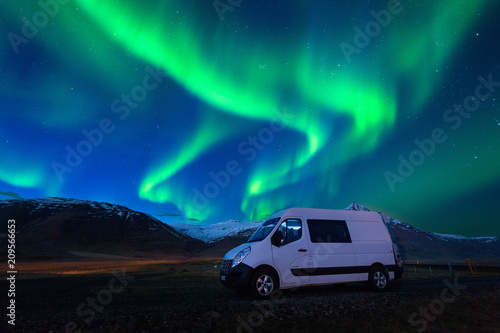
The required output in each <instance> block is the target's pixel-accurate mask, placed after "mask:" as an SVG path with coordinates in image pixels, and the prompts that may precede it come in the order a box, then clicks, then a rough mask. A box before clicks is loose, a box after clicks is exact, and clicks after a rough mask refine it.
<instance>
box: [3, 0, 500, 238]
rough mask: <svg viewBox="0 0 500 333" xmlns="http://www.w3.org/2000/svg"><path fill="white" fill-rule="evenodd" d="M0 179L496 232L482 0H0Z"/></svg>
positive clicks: (496, 171)
mask: <svg viewBox="0 0 500 333" xmlns="http://www.w3.org/2000/svg"><path fill="white" fill-rule="evenodd" d="M0 7H1V12H2V14H1V18H0V29H1V30H0V32H1V36H2V41H3V42H2V44H1V45H2V47H1V49H0V61H1V63H2V66H1V77H2V79H1V81H0V102H1V109H0V115H1V116H0V154H1V155H0V156H1V158H2V160H1V163H0V199H9V198H13V197H14V198H15V197H21V198H35V197H46V196H61V197H70V198H77V199H87V200H96V201H106V202H111V203H115V204H120V205H124V206H127V207H129V208H132V209H135V210H139V211H143V212H146V213H149V214H151V215H153V216H155V217H157V218H159V219H161V220H163V221H166V222H179V221H185V222H189V223H214V222H220V221H225V220H228V219H239V220H254V219H262V218H265V217H266V216H268V215H270V214H272V213H274V212H276V211H279V210H281V209H284V208H287V207H315V208H332V209H342V208H344V207H346V206H347V205H349V204H350V203H351V202H353V201H355V202H357V203H360V204H363V205H365V206H367V207H368V208H370V209H371V210H378V211H382V212H385V213H386V214H388V215H389V216H392V217H394V218H398V219H400V220H402V221H405V222H407V223H410V224H412V225H414V226H416V227H420V228H423V229H426V230H430V231H434V232H440V233H454V234H462V235H465V236H500V213H499V211H498V208H499V207H500V202H499V198H500V157H499V156H498V151H499V150H498V145H499V144H500V114H499V112H498V111H499V106H500V103H499V101H497V99H498V98H500V44H499V43H498V40H499V33H500V26H499V25H498V17H499V15H500V5H499V4H498V1H496V0H475V1H462V0H432V1H431V0H429V1H425V0H401V1H400V2H397V1H395V0H390V1H361V0H351V1H346V2H334V1H326V0H319V1H310V2H308V1H299V0H287V1H261V0H252V1H250V0H220V1H217V0H216V1H213V0H210V1H206V0H196V1H194V0H193V1H190V0H182V1H181V0H163V1H160V0H154V1H153V0H146V1H140V2H139V1H132V0H100V1H93V0H42V1H41V2H37V1H1V0H0Z"/></svg>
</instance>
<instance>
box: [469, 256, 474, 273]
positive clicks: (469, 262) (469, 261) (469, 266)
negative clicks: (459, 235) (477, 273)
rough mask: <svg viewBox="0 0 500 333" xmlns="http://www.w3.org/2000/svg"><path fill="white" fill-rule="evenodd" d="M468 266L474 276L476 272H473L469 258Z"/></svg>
mask: <svg viewBox="0 0 500 333" xmlns="http://www.w3.org/2000/svg"><path fill="white" fill-rule="evenodd" d="M467 265H469V269H470V272H471V274H472V275H474V271H473V270H472V266H471V264H470V260H469V258H467Z"/></svg>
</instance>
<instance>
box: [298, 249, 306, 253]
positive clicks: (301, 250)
mask: <svg viewBox="0 0 500 333" xmlns="http://www.w3.org/2000/svg"><path fill="white" fill-rule="evenodd" d="M299 252H307V249H299Z"/></svg>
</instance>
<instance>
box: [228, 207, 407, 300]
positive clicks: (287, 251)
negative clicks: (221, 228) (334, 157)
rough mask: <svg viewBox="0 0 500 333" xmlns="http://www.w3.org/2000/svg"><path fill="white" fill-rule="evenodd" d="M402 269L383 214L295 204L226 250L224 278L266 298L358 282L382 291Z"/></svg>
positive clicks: (236, 285)
mask: <svg viewBox="0 0 500 333" xmlns="http://www.w3.org/2000/svg"><path fill="white" fill-rule="evenodd" d="M402 272H403V263H402V260H401V257H400V255H399V251H398V248H397V245H396V244H395V243H393V240H392V237H391V233H390V229H389V227H388V226H387V217H386V216H385V215H384V214H381V213H377V212H365V211H350V210H329V209H311V208H290V209H287V210H284V211H281V212H278V213H276V214H274V215H273V216H271V217H270V218H269V219H268V220H267V221H265V222H264V223H263V224H262V225H261V226H260V227H259V228H258V229H257V231H256V232H255V233H254V234H253V235H252V237H250V239H249V240H248V242H247V243H245V244H242V245H240V246H238V247H236V248H234V249H232V250H231V251H229V252H228V253H226V255H225V256H224V259H223V261H222V266H221V272H220V281H221V284H222V285H223V286H226V287H229V288H233V289H237V290H240V291H248V290H250V291H251V292H252V293H253V294H254V295H255V296H257V297H259V298H266V297H269V296H270V295H271V294H272V292H273V291H275V290H278V289H288V288H293V287H300V286H309V285H321V284H333V283H347V282H359V281H365V282H368V284H369V285H370V286H371V287H372V288H373V289H374V290H377V291H382V290H385V289H386V287H387V283H388V281H389V280H392V279H395V278H396V279H397V278H401V273H402Z"/></svg>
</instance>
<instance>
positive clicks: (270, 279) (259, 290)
mask: <svg viewBox="0 0 500 333" xmlns="http://www.w3.org/2000/svg"><path fill="white" fill-rule="evenodd" d="M278 288H279V282H278V276H277V275H276V273H274V272H273V271H272V270H271V269H269V268H261V269H258V270H257V271H256V272H255V273H254V274H253V275H252V279H251V280H250V290H251V292H252V294H253V295H254V296H255V297H257V298H261V299H265V298H269V296H271V294H272V293H273V291H275V290H278Z"/></svg>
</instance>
